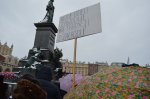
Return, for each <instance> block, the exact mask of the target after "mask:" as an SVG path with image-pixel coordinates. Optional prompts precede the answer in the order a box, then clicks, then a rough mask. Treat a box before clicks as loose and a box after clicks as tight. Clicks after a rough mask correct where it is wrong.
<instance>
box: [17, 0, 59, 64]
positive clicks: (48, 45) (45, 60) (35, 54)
mask: <svg viewBox="0 0 150 99" xmlns="http://www.w3.org/2000/svg"><path fill="white" fill-rule="evenodd" d="M53 2H54V0H50V1H49V2H48V5H47V7H46V11H47V13H46V15H45V17H44V19H43V20H42V21H40V22H38V23H34V25H35V27H36V35H35V40H34V46H33V48H32V49H30V50H29V53H28V57H27V59H23V60H20V63H19V66H26V67H29V66H31V65H33V64H34V63H35V61H37V60H39V61H38V62H40V64H41V65H50V63H49V58H50V57H52V56H51V55H52V54H53V52H54V44H55V36H56V33H57V31H58V30H57V28H56V26H55V25H54V23H53V16H54V9H55V7H54V5H53Z"/></svg>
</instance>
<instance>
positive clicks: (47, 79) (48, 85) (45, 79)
mask: <svg viewBox="0 0 150 99" xmlns="http://www.w3.org/2000/svg"><path fill="white" fill-rule="evenodd" d="M36 78H37V79H38V81H39V83H40V86H41V87H42V88H43V90H45V91H46V92H47V99H61V96H60V91H59V89H58V87H57V86H56V85H55V84H54V83H52V82H51V80H52V71H51V68H50V67H48V66H42V67H41V68H40V70H39V71H38V72H37V74H36Z"/></svg>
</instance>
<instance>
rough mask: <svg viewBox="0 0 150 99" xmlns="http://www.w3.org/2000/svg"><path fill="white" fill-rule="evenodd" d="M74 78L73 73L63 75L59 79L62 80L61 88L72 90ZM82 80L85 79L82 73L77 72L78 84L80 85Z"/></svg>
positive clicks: (76, 79)
mask: <svg viewBox="0 0 150 99" xmlns="http://www.w3.org/2000/svg"><path fill="white" fill-rule="evenodd" d="M72 79H73V74H68V75H66V76H63V77H62V78H60V79H59V82H60V89H62V90H65V91H67V92H68V91H70V90H71V89H72V81H73V80H72ZM82 80H84V77H83V76H82V75H81V74H75V81H76V84H77V85H78V84H79V83H80V82H81V81H82Z"/></svg>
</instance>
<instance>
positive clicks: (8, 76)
mask: <svg viewBox="0 0 150 99" xmlns="http://www.w3.org/2000/svg"><path fill="white" fill-rule="evenodd" d="M0 75H3V76H4V79H16V78H19V77H18V75H16V74H15V73H14V72H0Z"/></svg>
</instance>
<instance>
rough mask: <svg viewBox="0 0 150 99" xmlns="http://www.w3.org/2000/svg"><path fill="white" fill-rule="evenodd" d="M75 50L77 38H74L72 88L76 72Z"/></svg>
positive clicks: (74, 83)
mask: <svg viewBox="0 0 150 99" xmlns="http://www.w3.org/2000/svg"><path fill="white" fill-rule="evenodd" d="M76 51H77V38H75V39H74V65H73V84H72V85H73V88H74V87H75V85H76V80H75V79H76V77H75V73H76Z"/></svg>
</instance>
